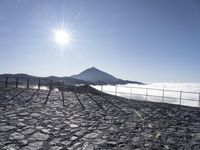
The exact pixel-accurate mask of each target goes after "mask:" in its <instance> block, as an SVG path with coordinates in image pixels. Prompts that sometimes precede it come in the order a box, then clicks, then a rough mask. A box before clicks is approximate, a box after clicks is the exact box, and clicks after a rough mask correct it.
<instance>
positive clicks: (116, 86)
mask: <svg viewBox="0 0 200 150" xmlns="http://www.w3.org/2000/svg"><path fill="white" fill-rule="evenodd" d="M115 96H117V85H116V86H115Z"/></svg>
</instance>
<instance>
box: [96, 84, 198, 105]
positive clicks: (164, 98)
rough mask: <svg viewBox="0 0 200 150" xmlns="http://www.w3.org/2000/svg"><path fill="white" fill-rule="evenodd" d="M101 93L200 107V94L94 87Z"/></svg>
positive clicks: (150, 89) (137, 88)
mask: <svg viewBox="0 0 200 150" xmlns="http://www.w3.org/2000/svg"><path fill="white" fill-rule="evenodd" d="M93 87H94V88H96V89H98V90H99V91H101V92H105V93H109V94H112V95H115V96H122V97H125V98H129V99H138V100H146V101H155V102H162V103H172V104H179V105H187V106H195V107H200V93H198V92H188V91H176V90H166V89H156V88H145V87H130V86H122V85H116V86H107V85H101V86H93Z"/></svg>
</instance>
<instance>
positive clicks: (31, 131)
mask: <svg viewBox="0 0 200 150" xmlns="http://www.w3.org/2000/svg"><path fill="white" fill-rule="evenodd" d="M34 131H35V129H26V130H24V131H22V134H24V135H26V134H31V133H33V132H34Z"/></svg>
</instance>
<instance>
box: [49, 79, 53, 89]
mask: <svg viewBox="0 0 200 150" xmlns="http://www.w3.org/2000/svg"><path fill="white" fill-rule="evenodd" d="M49 89H50V90H52V80H50V83H49Z"/></svg>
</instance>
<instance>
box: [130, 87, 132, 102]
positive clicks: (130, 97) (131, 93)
mask: <svg viewBox="0 0 200 150" xmlns="http://www.w3.org/2000/svg"><path fill="white" fill-rule="evenodd" d="M131 95H132V87H131V92H130V100H131Z"/></svg>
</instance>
